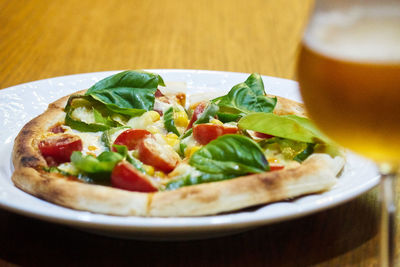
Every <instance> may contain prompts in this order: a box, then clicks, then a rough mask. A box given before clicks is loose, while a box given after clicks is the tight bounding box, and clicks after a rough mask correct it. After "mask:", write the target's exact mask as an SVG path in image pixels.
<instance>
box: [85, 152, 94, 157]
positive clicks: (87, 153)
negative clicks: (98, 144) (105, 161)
mask: <svg viewBox="0 0 400 267" xmlns="http://www.w3.org/2000/svg"><path fill="white" fill-rule="evenodd" d="M86 155H90V156H93V157H96V154H95V153H93V152H89V151H88V152H86Z"/></svg>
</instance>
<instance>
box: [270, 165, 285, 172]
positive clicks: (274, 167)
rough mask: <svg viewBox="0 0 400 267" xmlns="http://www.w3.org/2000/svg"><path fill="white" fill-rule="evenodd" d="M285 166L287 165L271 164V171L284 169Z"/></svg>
mask: <svg viewBox="0 0 400 267" xmlns="http://www.w3.org/2000/svg"><path fill="white" fill-rule="evenodd" d="M284 168H285V166H283V165H269V170H270V171H279V170H282V169H284Z"/></svg>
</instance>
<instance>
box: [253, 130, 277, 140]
mask: <svg viewBox="0 0 400 267" xmlns="http://www.w3.org/2000/svg"><path fill="white" fill-rule="evenodd" d="M254 135H255V136H256V137H258V138H262V139H269V138H272V137H274V136H273V135H270V134H266V133H260V132H254Z"/></svg>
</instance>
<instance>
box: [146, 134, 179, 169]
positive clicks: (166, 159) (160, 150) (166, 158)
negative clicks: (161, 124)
mask: <svg viewBox="0 0 400 267" xmlns="http://www.w3.org/2000/svg"><path fill="white" fill-rule="evenodd" d="M139 160H140V161H142V162H143V163H145V164H148V165H151V166H153V167H154V168H156V169H159V170H161V171H164V172H167V173H168V172H171V171H172V170H173V169H174V168H175V166H176V165H177V164H178V162H179V161H180V157H179V155H178V154H177V153H176V152H175V151H174V150H173V148H172V147H171V146H169V145H168V144H167V143H166V142H165V140H164V139H163V138H162V137H161V138H158V137H157V136H155V135H152V136H148V137H146V138H144V139H143V141H142V142H141V143H140V144H139Z"/></svg>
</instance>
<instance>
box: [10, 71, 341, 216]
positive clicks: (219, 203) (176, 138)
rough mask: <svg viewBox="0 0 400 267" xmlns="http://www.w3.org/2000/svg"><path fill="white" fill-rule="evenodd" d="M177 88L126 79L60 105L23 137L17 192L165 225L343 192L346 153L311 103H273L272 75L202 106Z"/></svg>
mask: <svg viewBox="0 0 400 267" xmlns="http://www.w3.org/2000/svg"><path fill="white" fill-rule="evenodd" d="M169 89H170V88H169V87H168V86H167V87H166V86H165V83H164V81H163V79H162V78H161V77H160V76H159V75H158V74H154V73H149V72H145V71H124V72H121V73H118V74H115V75H113V76H110V77H107V78H105V79H103V80H101V81H99V82H97V83H96V84H94V85H93V86H92V87H90V88H89V89H88V90H84V91H80V92H77V93H75V94H73V95H69V96H65V97H63V98H61V99H59V100H57V101H55V102H53V103H51V104H50V105H49V106H48V109H47V110H46V111H45V112H44V113H43V114H41V115H39V116H38V117H36V118H34V119H33V120H31V121H30V122H29V123H27V124H26V125H25V126H24V127H23V128H22V130H21V131H20V133H19V135H18V136H17V137H16V139H15V143H14V150H13V163H14V167H15V171H14V173H13V176H12V180H13V182H14V184H15V185H16V186H17V187H18V188H20V189H22V190H24V191H25V192H28V193H30V194H32V195H34V196H37V197H39V198H42V199H44V200H47V201H49V202H52V203H55V204H59V205H62V206H65V207H69V208H73V209H77V210H85V211H91V212H95V213H103V214H110V215H119V216H158V217H170V216H202V215H212V214H218V213H222V212H231V211H236V210H240V209H243V208H247V207H252V206H256V205H262V204H267V203H271V202H276V201H282V200H290V199H292V198H295V197H299V196H303V195H307V194H313V193H319V192H323V191H326V190H329V189H330V188H331V187H332V186H333V185H335V183H336V181H337V177H338V176H339V175H340V172H341V170H342V168H343V166H344V157H343V153H342V151H341V150H340V149H339V148H338V147H336V146H335V145H334V144H332V142H331V141H330V140H329V139H327V138H326V137H325V136H324V135H323V134H321V133H320V132H319V131H318V130H317V129H316V128H315V127H314V126H313V124H312V123H311V122H310V121H309V119H307V118H306V114H305V111H304V108H303V105H302V104H300V103H297V102H295V101H292V100H289V99H286V98H282V97H278V96H272V95H269V94H267V93H266V92H265V90H264V84H263V81H262V78H261V76H260V75H258V74H256V73H253V74H251V75H250V76H249V77H248V78H247V79H246V80H245V81H243V83H239V84H237V85H235V86H233V87H232V88H231V89H230V90H229V92H228V93H227V94H226V95H223V96H220V97H217V98H213V99H209V100H206V101H200V102H197V103H193V102H189V101H187V99H186V94H185V92H177V91H176V90H169ZM227 89H229V88H227ZM186 102H189V103H190V104H188V103H186Z"/></svg>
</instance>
